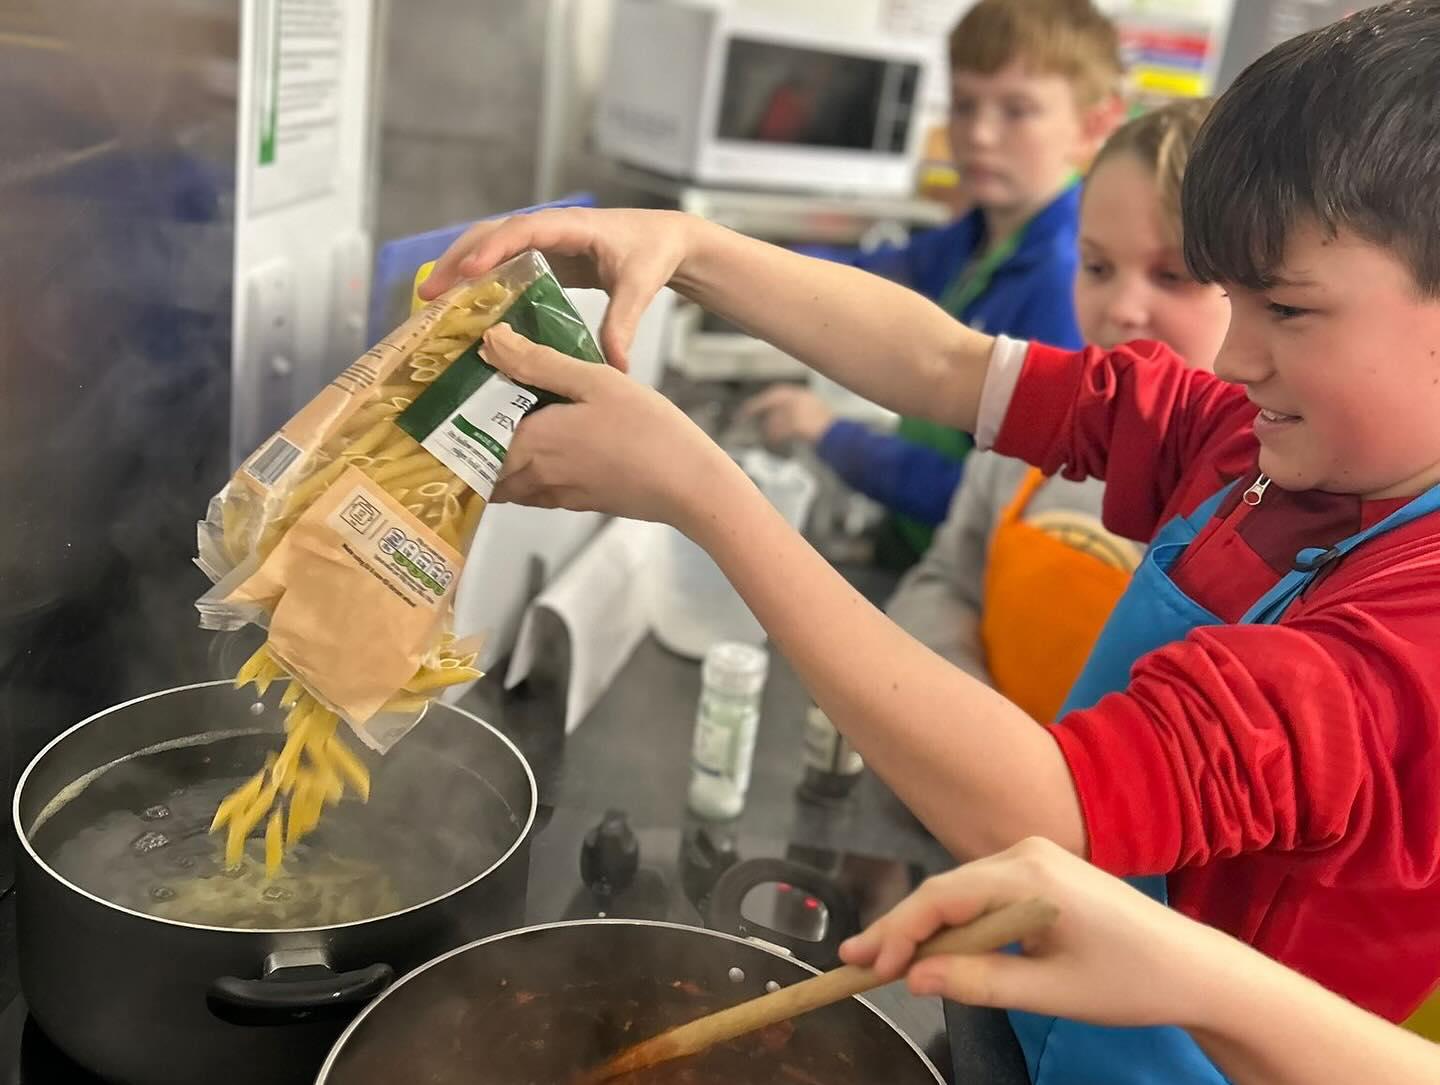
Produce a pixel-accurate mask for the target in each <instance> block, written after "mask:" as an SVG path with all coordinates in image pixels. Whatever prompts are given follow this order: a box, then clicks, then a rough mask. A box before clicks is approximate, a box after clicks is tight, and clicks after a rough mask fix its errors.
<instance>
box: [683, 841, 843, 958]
mask: <svg viewBox="0 0 1440 1085" xmlns="http://www.w3.org/2000/svg"><path fill="white" fill-rule="evenodd" d="M769 882H779V883H784V884H786V885H789V886H791V887H793V888H794V889H796V890H799V891H801V892H804V893H807V894H809V895H810V896H812V897H814V898H815V899H816V900H817V901H819V902H820V903H822V904H823V905H824V906H825V910H826V914H827V915H828V917H829V923H828V925H827V928H826V931H825V936H824V937H823V938H822V939H821V940H820V941H818V942H811V941H809V940H808V939H805V938H799V937H796V936H794V935H791V934H788V933H785V932H782V931H777V930H774V929H773V928H771V927H769V926H766V925H765V924H764V923H759V922H756V921H755V920H753V919H749V918H747V917H746V916H745V914H744V913H743V911H742V910H741V904H742V903H743V902H744V900H745V896H746V894H747V893H749V892H750V890H752V889H754V888H755V887H756V886H758V885H765V884H766V883H769ZM706 918H707V925H708V926H709V927H710V928H711V929H713V930H718V931H724V932H725V933H726V934H736V935H739V936H740V937H742V938H760V939H763V940H764V941H766V942H769V943H771V944H772V945H777V946H779V947H781V948H782V949H786V950H789V951H790V952H791V953H792V954H794V955H795V956H796V957H798V958H799V959H800V960H802V961H804V962H805V963H806V964H809V965H813V966H814V967H816V968H821V969H825V968H834V967H835V966H836V965H837V964H839V963H840V943H841V942H843V941H844V940H845V939H846V938H849V937H850V936H851V935H852V934H855V933H857V931H858V930H859V920H858V918H857V917H856V915H855V909H854V908H853V907H852V906H851V904H850V902H849V900H848V899H847V898H846V896H845V894H844V893H843V892H841V890H840V887H839V886H838V885H836V884H835V882H834V880H833V879H831V878H830V877H829V876H828V875H826V874H825V873H824V872H823V871H820V870H816V869H815V868H814V867H811V866H807V865H805V864H803V863H796V862H792V861H790V860H788V859H746V860H744V861H742V862H739V863H736V864H735V865H734V866H732V867H730V869H728V870H727V871H725V873H724V874H722V875H720V880H719V881H717V882H716V883H715V889H714V890H713V891H712V892H711V894H710V906H709V909H708V911H707V916H706Z"/></svg>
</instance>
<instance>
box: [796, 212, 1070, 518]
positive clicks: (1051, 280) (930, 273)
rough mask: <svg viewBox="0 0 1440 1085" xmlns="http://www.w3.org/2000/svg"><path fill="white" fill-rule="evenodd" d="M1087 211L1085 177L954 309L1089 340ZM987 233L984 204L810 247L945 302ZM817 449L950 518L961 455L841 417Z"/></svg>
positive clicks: (973, 321) (918, 513)
mask: <svg viewBox="0 0 1440 1085" xmlns="http://www.w3.org/2000/svg"><path fill="white" fill-rule="evenodd" d="M1079 218H1080V186H1079V185H1078V184H1077V185H1072V186H1071V187H1070V188H1067V189H1066V190H1065V191H1064V192H1063V193H1061V194H1060V195H1059V196H1058V197H1056V199H1055V200H1054V202H1052V203H1051V204H1050V205H1049V206H1048V207H1046V208H1045V209H1044V210H1043V211H1041V212H1040V213H1039V214H1038V215H1036V216H1035V218H1034V219H1032V220H1031V221H1030V224H1029V225H1028V226H1027V227H1026V229H1025V232H1024V234H1023V235H1022V237H1021V241H1020V247H1019V248H1018V249H1016V251H1015V252H1014V254H1013V255H1012V256H1011V257H1010V259H1008V260H1006V261H1005V262H1004V263H1003V264H1001V265H1000V266H999V267H998V268H996V269H995V273H994V275H993V276H992V277H991V279H990V283H989V285H988V286H987V287H986V289H985V291H984V292H983V293H982V294H981V295H980V296H979V297H977V298H975V299H974V300H973V301H972V302H970V304H969V305H967V306H966V307H965V308H964V309H963V310H962V311H961V312H959V313H955V314H953V315H954V316H956V317H958V318H959V319H960V320H961V321H962V322H963V323H965V324H967V325H969V326H970V327H972V328H975V329H976V330H977V331H982V332H987V333H989V334H991V335H1008V336H1011V337H1012V338H1015V339H1034V340H1039V341H1040V342H1042V343H1049V344H1051V345H1052V346H1059V347H1070V348H1072V349H1078V348H1079V347H1081V346H1082V345H1083V343H1082V340H1081V337H1080V328H1079V325H1078V324H1077V323H1076V319H1075V305H1074V301H1073V297H1072V291H1073V289H1074V281H1075V269H1076V264H1077V262H1078V260H1079V255H1078V252H1077V249H1078V243H1077V239H1076V235H1077V233H1078V232H1079ZM984 233H985V230H984V222H983V220H982V218H981V213H980V212H979V211H973V212H971V213H970V214H969V215H966V216H965V217H964V218H962V219H958V220H957V221H955V222H953V223H951V224H950V225H948V226H942V227H939V228H937V229H934V230H927V231H926V232H924V233H922V234H919V235H917V236H916V237H914V238H913V239H911V241H910V243H909V244H907V245H904V246H894V245H887V246H883V247H881V248H879V249H876V250H875V251H873V252H868V253H860V252H858V251H857V250H854V249H833V248H832V249H816V248H811V249H808V250H806V251H808V252H809V253H810V254H811V255H815V256H824V257H826V258H828V259H834V260H839V261H841V262H843V263H848V264H853V265H854V266H856V267H859V268H863V269H864V270H866V271H870V272H873V273H874V274H876V275H882V276H884V277H885V278H887V279H893V280H894V281H895V282H898V283H901V284H903V285H905V286H909V287H911V288H912V289H914V290H915V291H917V292H918V293H921V294H924V295H925V296H926V297H927V298H930V299H931V300H932V301H939V300H940V297H941V295H942V294H944V292H945V289H946V288H947V287H948V286H949V285H950V283H951V282H952V281H953V280H954V279H955V277H956V276H957V275H959V274H960V273H961V271H962V270H963V269H964V268H965V267H966V266H967V265H968V264H969V263H970V262H971V260H972V259H973V258H974V257H975V256H976V255H977V253H978V252H979V251H980V250H981V248H982V247H983V244H984V239H985V238H984ZM817 451H818V453H819V455H820V458H821V459H822V460H824V461H825V462H826V463H828V464H829V465H830V467H831V468H832V469H833V470H834V471H835V472H836V473H837V474H838V475H840V477H841V478H843V479H844V480H845V481H846V482H847V483H848V484H849V485H850V486H852V487H854V488H855V489H857V490H859V491H860V492H861V493H863V494H866V495H867V496H869V497H871V498H873V499H874V500H876V501H878V502H880V503H881V504H882V505H884V506H885V507H886V508H888V509H890V510H891V511H892V512H894V513H897V514H899V515H900V516H903V517H908V518H910V519H912V520H916V521H919V522H921V523H923V524H929V525H935V524H939V523H940V522H941V521H942V520H944V519H945V513H946V511H947V510H948V509H949V507H950V499H951V497H952V496H953V495H954V493H955V489H956V487H957V486H959V485H960V475H961V472H962V470H963V465H962V463H961V462H960V461H958V460H956V459H954V458H952V457H950V456H947V455H945V454H943V453H941V452H938V451H936V450H934V449H931V448H928V447H926V446H924V445H919V444H915V443H913V442H911V441H908V440H906V439H904V438H903V437H898V436H895V435H892V434H881V433H875V432H874V431H873V430H870V429H868V428H867V427H865V426H864V425H863V424H861V423H859V422H852V421H848V420H842V421H839V422H836V423H834V424H833V425H832V426H831V427H830V428H829V429H828V430H827V431H826V432H825V435H824V437H822V438H821V440H820V444H819V446H818V448H817Z"/></svg>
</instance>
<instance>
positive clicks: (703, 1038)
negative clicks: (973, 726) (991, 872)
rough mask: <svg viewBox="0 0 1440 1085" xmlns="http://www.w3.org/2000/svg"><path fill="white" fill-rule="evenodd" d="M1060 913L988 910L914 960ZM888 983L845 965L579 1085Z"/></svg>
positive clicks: (967, 948) (1023, 930)
mask: <svg viewBox="0 0 1440 1085" xmlns="http://www.w3.org/2000/svg"><path fill="white" fill-rule="evenodd" d="M1059 915H1060V910H1059V909H1058V908H1056V907H1055V905H1053V904H1051V903H1050V902H1049V901H1045V900H1038V899H1036V900H1025V901H1020V902H1018V903H1016V904H1007V905H1005V906H1003V907H1001V908H997V909H995V910H994V911H992V912H986V913H985V914H984V915H982V916H980V917H979V918H977V919H974V920H971V921H970V922H969V923H967V924H965V925H964V926H961V927H950V928H948V929H946V930H943V931H941V932H940V933H939V934H936V935H934V936H933V937H931V938H929V939H928V940H926V941H925V942H922V943H921V944H920V945H919V946H918V947H917V948H916V950H915V959H916V960H921V959H923V958H925V957H936V956H956V955H961V956H973V955H976V954H981V953H993V952H994V951H995V950H997V949H1000V948H1002V947H1004V946H1008V945H1010V944H1011V943H1012V942H1019V941H1022V940H1023V939H1025V938H1029V937H1031V936H1032V935H1035V934H1039V933H1040V932H1041V931H1043V930H1045V929H1047V928H1048V927H1050V926H1051V925H1052V924H1053V923H1054V922H1055V920H1056V918H1057V917H1058V916H1059ZM885 982H886V981H884V980H881V978H880V977H879V976H878V975H876V974H875V970H874V969H871V968H859V967H856V966H855V965H845V966H844V967H842V968H836V969H834V970H833V971H830V972H825V973H822V974H821V975H819V976H815V977H814V978H812V979H808V980H802V981H801V982H799V983H795V984H792V985H790V986H789V987H782V988H781V989H780V990H778V991H775V992H772V993H771V994H766V995H761V996H760V997H759V998H753V999H750V1000H749V1001H748V1002H742V1003H740V1004H739V1005H738V1006H731V1007H730V1008H729V1009H728V1010H720V1011H719V1012H717V1013H712V1014H707V1015H706V1016H704V1017H701V1018H697V1019H696V1020H694V1021H691V1022H690V1023H689V1024H686V1025H678V1026H676V1027H675V1028H672V1029H668V1030H667V1031H665V1032H662V1033H660V1035H658V1036H655V1037H652V1038H651V1039H649V1040H644V1041H642V1042H640V1043H638V1044H635V1045H633V1046H631V1047H627V1048H626V1049H625V1050H623V1051H621V1052H620V1053H619V1054H618V1055H615V1056H612V1057H611V1058H610V1059H608V1060H607V1061H606V1062H605V1063H603V1064H602V1065H601V1066H600V1067H599V1068H598V1069H595V1070H593V1071H591V1072H590V1073H588V1074H585V1075H583V1076H582V1077H581V1078H579V1079H578V1083H577V1085H599V1083H600V1082H604V1081H610V1080H611V1079H613V1078H617V1077H619V1076H621V1075H622V1074H630V1073H634V1072H635V1071H637V1070H643V1069H646V1068H647V1067H650V1066H655V1065H657V1064H658V1063H662V1062H669V1061H670V1060H671V1059H678V1058H682V1057H684V1056H686V1055H694V1054H697V1053H698V1052H701V1051H704V1050H705V1049H707V1048H709V1047H712V1046H713V1045H715V1044H718V1043H724V1042H725V1041H726V1040H733V1039H735V1037H737V1036H744V1035H746V1034H747V1033H750V1032H754V1031H756V1030H757V1029H762V1028H765V1027H766V1026H768V1025H774V1024H778V1023H779V1022H781V1021H788V1020H789V1019H790V1018H792V1017H798V1016H800V1015H801V1014H803V1013H809V1012H810V1011H811V1010H818V1009H819V1008H820V1007H822V1006H829V1005H831V1004H832V1003H835V1002H839V1001H841V1000H842V999H846V998H849V997H850V996H851V995H858V994H863V993H865V992H866V991H869V990H873V989H874V988H876V987H881V986H883V985H884V983H885Z"/></svg>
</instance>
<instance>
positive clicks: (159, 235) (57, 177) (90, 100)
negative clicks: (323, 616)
mask: <svg viewBox="0 0 1440 1085" xmlns="http://www.w3.org/2000/svg"><path fill="white" fill-rule="evenodd" d="M239 9H240V4H239V2H238V0H127V2H126V3H123V4H115V3H113V2H105V0H0V412H3V425H0V784H3V785H5V786H4V791H3V795H4V797H5V798H6V800H7V814H8V798H9V795H10V793H11V791H12V790H13V786H14V777H15V775H16V774H18V772H19V769H20V768H21V767H22V766H23V764H24V762H25V761H26V760H28V758H29V757H30V756H31V754H33V752H35V750H36V749H37V748H38V747H39V746H40V745H41V744H42V743H43V742H44V741H45V740H47V739H48V738H49V737H50V736H51V735H53V734H54V733H56V732H57V731H59V730H60V729H62V728H63V727H65V726H67V725H69V724H70V723H74V722H76V721H77V720H78V719H80V718H81V717H82V716H84V715H86V714H88V713H89V712H91V711H93V710H94V709H96V708H99V707H102V706H104V705H106V704H109V703H112V702H114V701H115V700H117V699H120V698H123V697H125V696H128V695H131V694H134V693H138V692H141V691H143V690H146V689H153V688H156V687H159V686H162V685H165V684H168V683H169V682H171V681H173V680H179V679H182V678H190V677H196V676H198V674H199V673H201V672H203V671H204V670H205V669H206V668H205V664H204V654H205V653H206V652H207V651H209V650H210V646H209V645H208V644H207V643H206V641H205V640H204V639H203V638H201V637H199V636H197V635H196V633H195V617H194V610H193V608H192V601H193V598H194V597H195V595H196V594H198V593H199V592H200V591H201V590H203V588H204V586H205V584H204V578H203V577H202V576H201V575H200V573H199V572H198V571H194V570H192V567H191V566H190V564H189V557H190V554H191V551H192V547H193V530H194V521H195V519H196V517H197V515H198V514H199V513H200V512H201V511H202V510H203V508H204V503H205V500H206V498H207V496H208V495H209V494H210V493H211V492H213V491H214V490H215V489H216V488H217V487H218V486H219V484H220V483H221V482H222V481H223V479H224V477H225V475H226V473H227V469H228V463H227V453H226V442H227V434H228V417H229V399H230V364H231V362H230V359H231V304H232V292H233V287H232V279H233V271H232V267H233V262H234V219H235V216H234V209H233V205H234V192H235V167H234V154H235V144H236V129H235V124H236V72H237V53H238V48H239V40H240V33H239ZM5 823H6V825H7V826H8V823H9V819H8V817H6V819H5ZM0 877H3V871H0Z"/></svg>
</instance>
